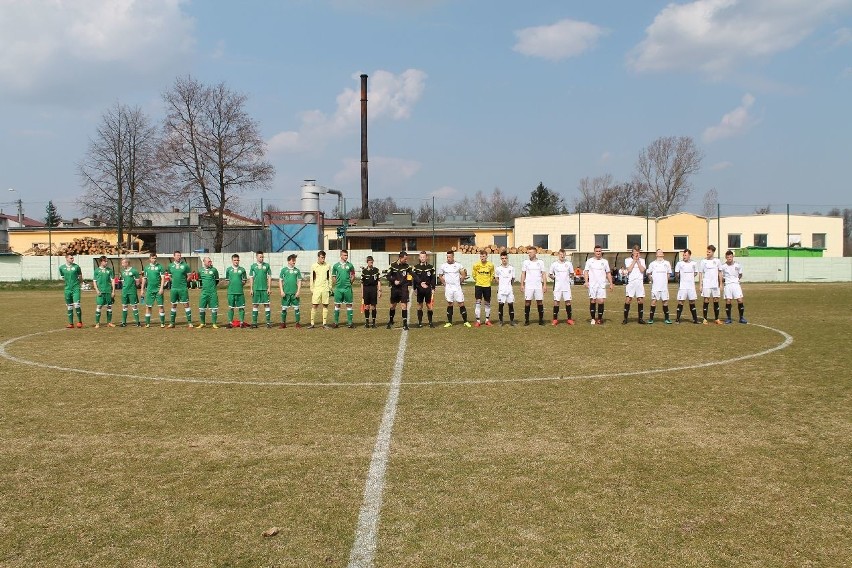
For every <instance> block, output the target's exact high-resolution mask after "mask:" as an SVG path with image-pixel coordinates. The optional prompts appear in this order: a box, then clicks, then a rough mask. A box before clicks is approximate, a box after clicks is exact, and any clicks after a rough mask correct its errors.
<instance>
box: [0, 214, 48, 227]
mask: <svg viewBox="0 0 852 568" xmlns="http://www.w3.org/2000/svg"><path fill="white" fill-rule="evenodd" d="M0 218H2V219H6V220H7V221H14V222H15V223H17V222H18V216H17V215H9V214H7V213H0ZM23 221H24V224H23V226H24V227H44V226H46V225H45V224H44V223H43V222H41V221H37V220H36V219H32V218H30V217H27V216H26V215H24V219H23Z"/></svg>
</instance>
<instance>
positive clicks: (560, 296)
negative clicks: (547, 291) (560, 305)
mask: <svg viewBox="0 0 852 568" xmlns="http://www.w3.org/2000/svg"><path fill="white" fill-rule="evenodd" d="M563 300H564V301H566V302H570V301H571V288H568V289H567V290H559V291H557V290H554V291H553V301H554V302H561V301H563Z"/></svg>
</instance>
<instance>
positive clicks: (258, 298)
mask: <svg viewBox="0 0 852 568" xmlns="http://www.w3.org/2000/svg"><path fill="white" fill-rule="evenodd" d="M251 303H252V304H268V303H269V290H255V291H254V292H252V293H251Z"/></svg>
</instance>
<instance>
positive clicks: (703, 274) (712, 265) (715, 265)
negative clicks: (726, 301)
mask: <svg viewBox="0 0 852 568" xmlns="http://www.w3.org/2000/svg"><path fill="white" fill-rule="evenodd" d="M714 254H716V247H715V246H713V245H710V246H708V247H707V257H706V258H702V259H701V262H699V263H698V280H699V281H700V282H701V297H702V298H704V320H703V321H702V322H701V323H703V324H704V325H707V324H709V323H710V322H709V321H707V308H708V307H709V305H710V298H713V313H714V314H715V316H716V317H715V318H714V323H716V325H722V320H720V319H719V296H721V294H720V289H721V288H722V262H721V261H720V260H719V259H718V258H714V257H713V255H714Z"/></svg>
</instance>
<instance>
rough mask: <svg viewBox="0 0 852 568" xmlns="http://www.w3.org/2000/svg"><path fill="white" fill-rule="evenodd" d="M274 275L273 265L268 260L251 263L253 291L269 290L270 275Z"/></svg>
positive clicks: (250, 272) (250, 271)
mask: <svg viewBox="0 0 852 568" xmlns="http://www.w3.org/2000/svg"><path fill="white" fill-rule="evenodd" d="M271 275H272V267H271V266H269V263H268V262H255V263H254V264H252V265H251V270H249V276H250V277H251V291H252V292H265V291H267V290H269V285H268V282H269V277H270V276H271Z"/></svg>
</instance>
